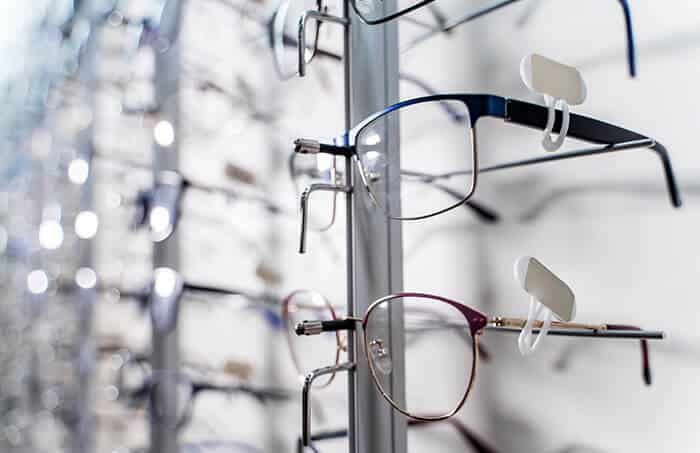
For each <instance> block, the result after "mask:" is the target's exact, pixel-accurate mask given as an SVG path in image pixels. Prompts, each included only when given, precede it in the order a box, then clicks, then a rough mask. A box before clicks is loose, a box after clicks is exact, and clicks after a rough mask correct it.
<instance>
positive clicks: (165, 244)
mask: <svg viewBox="0 0 700 453" xmlns="http://www.w3.org/2000/svg"><path fill="white" fill-rule="evenodd" d="M182 10H183V0H168V1H167V3H166V5H165V7H164V11H163V13H162V17H161V23H160V29H159V34H160V36H161V37H164V38H167V39H168V40H169V42H168V47H167V49H159V48H155V47H154V49H153V51H154V53H155V96H156V99H155V100H156V103H157V105H158V109H159V116H158V121H167V122H168V123H169V124H170V126H171V127H172V130H173V131H174V140H173V141H172V143H169V144H167V143H158V142H157V141H154V148H153V171H154V178H157V177H158V174H159V173H160V172H161V171H165V170H173V171H177V170H178V164H179V159H178V157H179V156H178V154H179V149H178V144H179V139H180V137H179V131H180V128H179V122H180V112H179V110H180V102H179V77H180V72H181V67H180V50H181V49H180V46H181V43H182V41H181V39H180V36H179V31H180V24H181V20H182V17H181V16H182ZM154 183H155V181H154ZM179 242H180V238H179V233H178V229H177V228H176V229H175V231H174V232H173V234H172V235H171V236H170V237H169V238H168V239H166V240H164V241H162V242H157V243H155V244H154V246H153V267H154V269H155V268H158V267H169V268H171V269H174V270H177V269H178V268H179V266H180V244H179ZM176 305H178V304H176ZM151 361H152V367H153V369H154V370H163V371H164V372H163V373H161V376H160V377H159V385H157V386H156V387H155V391H156V394H155V395H154V398H155V400H156V401H158V404H159V406H160V408H161V410H162V411H163V413H162V417H159V418H158V419H159V421H156V419H155V418H153V417H152V418H151V453H177V452H178V451H179V449H178V439H177V433H176V432H175V431H174V423H172V420H173V419H174V418H175V416H176V415H175V414H176V413H177V410H178V407H177V388H176V379H175V376H174V373H176V372H177V371H178V369H179V343H178V329H177V325H176V326H175V327H174V328H173V329H170V330H168V331H166V332H160V331H159V329H156V328H155V326H153V350H152V357H151Z"/></svg>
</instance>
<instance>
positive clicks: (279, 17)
mask: <svg viewBox="0 0 700 453" xmlns="http://www.w3.org/2000/svg"><path fill="white" fill-rule="evenodd" d="M428 10H429V12H430V13H431V15H432V16H433V17H432V18H431V19H432V20H431V22H434V23H428V22H424V21H421V20H417V19H414V18H402V19H404V20H405V21H406V22H410V23H411V24H413V25H416V26H418V27H420V28H421V29H428V30H435V29H437V28H438V27H441V26H443V25H444V16H443V14H442V12H441V11H440V10H439V9H438V8H437V7H435V6H432V7H429V8H428ZM309 19H313V21H311V23H307V22H308V20H309ZM323 22H331V23H335V24H340V25H344V26H347V25H348V21H347V19H345V18H341V17H338V16H334V15H332V14H329V10H328V6H327V5H326V2H325V1H324V0H298V1H297V0H282V1H281V2H280V3H279V5H278V7H277V9H276V10H275V12H274V13H273V15H272V17H271V19H270V21H269V23H268V33H269V39H270V45H271V47H272V49H273V55H274V61H275V68H276V69H277V73H278V75H279V76H280V78H281V79H282V80H287V79H290V78H292V77H294V76H295V75H301V76H303V75H305V73H306V64H307V63H310V62H311V60H313V59H314V58H315V57H316V56H317V55H318V56H324V57H329V58H331V59H333V60H341V59H342V57H341V56H340V55H338V54H335V53H333V52H329V51H327V50H322V49H320V48H319V46H318V43H319V37H320V30H321V24H322V23H323ZM438 33H439V32H438Z"/></svg>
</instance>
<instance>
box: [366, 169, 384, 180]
mask: <svg viewBox="0 0 700 453" xmlns="http://www.w3.org/2000/svg"><path fill="white" fill-rule="evenodd" d="M380 179H382V174H381V173H377V172H376V171H370V172H368V173H367V181H368V182H371V183H375V182H377V181H379V180H380Z"/></svg>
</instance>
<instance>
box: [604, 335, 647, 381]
mask: <svg viewBox="0 0 700 453" xmlns="http://www.w3.org/2000/svg"><path fill="white" fill-rule="evenodd" d="M608 329H616V330H631V331H635V332H637V331H640V330H642V329H641V328H640V327H638V326H630V325H626V324H608ZM639 350H640V353H641V355H642V379H643V380H644V383H645V384H646V385H651V383H652V374H651V363H650V361H649V344H648V342H647V340H646V339H641V340H639Z"/></svg>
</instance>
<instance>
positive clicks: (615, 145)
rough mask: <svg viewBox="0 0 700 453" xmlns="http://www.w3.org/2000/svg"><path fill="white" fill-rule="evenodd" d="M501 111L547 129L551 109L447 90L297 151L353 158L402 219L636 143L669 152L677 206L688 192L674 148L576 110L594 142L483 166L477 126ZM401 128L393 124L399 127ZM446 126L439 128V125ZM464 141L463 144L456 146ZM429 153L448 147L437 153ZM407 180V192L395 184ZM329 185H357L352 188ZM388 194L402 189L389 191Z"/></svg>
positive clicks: (571, 131)
mask: <svg viewBox="0 0 700 453" xmlns="http://www.w3.org/2000/svg"><path fill="white" fill-rule="evenodd" d="M445 103H449V104H450V105H451V106H452V108H453V109H456V110H457V111H459V112H461V113H462V118H463V120H462V121H461V122H460V123H450V122H447V121H445V119H444V115H443V114H442V113H441V110H442V109H443V108H444V107H442V105H443V104H445ZM489 117H490V118H499V119H502V120H504V121H505V122H507V123H512V124H515V125H518V126H525V127H528V128H534V129H538V130H541V131H544V130H545V129H546V126H547V118H548V109H547V108H546V107H544V106H541V105H537V104H532V103H529V102H525V101H519V100H516V99H508V98H505V97H501V96H496V95H490V94H439V95H433V96H425V97H419V98H414V99H409V100H406V101H403V102H399V103H396V104H393V105H391V106H389V107H387V108H386V109H384V110H382V111H380V112H377V113H375V114H373V115H370V116H369V117H367V118H366V119H364V120H363V121H361V122H360V123H359V124H358V125H357V126H355V127H354V128H352V129H351V130H350V131H348V132H346V133H345V134H343V135H340V136H338V137H335V138H334V139H332V140H331V141H329V142H328V143H322V142H319V141H317V140H309V139H297V140H295V142H294V144H295V152H298V153H302V154H316V153H326V154H331V155H336V156H345V157H350V158H353V159H354V161H355V162H356V164H357V168H358V170H359V175H360V178H361V181H362V185H363V187H364V188H365V189H366V190H367V192H368V195H369V197H370V198H371V200H372V202H373V203H374V204H375V205H376V206H377V207H379V208H380V209H381V210H382V211H383V212H384V214H385V215H386V216H387V217H389V218H391V219H394V220H420V219H426V218H430V217H433V216H436V215H439V214H442V213H444V212H447V211H450V210H452V209H454V208H456V207H458V206H460V205H462V204H463V203H465V202H466V201H468V200H469V199H470V198H471V197H472V196H473V195H474V193H475V191H476V186H477V179H478V175H479V174H481V173H486V172H492V171H496V170H504V169H509V168H516V167H523V166H528V165H535V164H542V163H545V162H552V161H559V160H565V159H572V158H578V157H585V156H593V155H599V154H606V153H611V152H618V151H623V150H630V149H650V150H652V151H654V152H655V153H656V154H657V156H658V157H659V158H660V159H661V164H662V166H663V172H664V177H665V179H666V186H667V189H668V193H669V196H670V199H671V203H672V205H673V206H675V207H680V205H681V198H680V193H679V191H678V188H677V185H676V180H675V176H674V173H673V169H672V166H671V160H670V158H669V155H668V152H667V151H666V148H665V147H664V146H663V145H662V144H661V143H660V142H658V141H657V140H656V139H654V138H651V137H649V136H647V135H644V134H641V133H639V132H634V131H632V130H629V129H625V128H623V127H620V126H616V125H613V124H611V123H607V122H604V121H601V120H598V119H595V118H590V117H586V116H583V115H577V114H571V115H570V124H569V128H568V134H567V137H570V138H573V139H577V140H580V141H583V142H586V143H590V144H592V145H594V146H592V147H589V148H582V149H576V150H571V151H565V152H557V153H554V154H549V155H546V156H541V157H534V158H531V159H525V160H519V161H513V162H507V163H503V164H497V165H490V166H485V167H480V166H479V157H478V156H479V152H478V147H477V140H476V138H477V134H476V125H477V123H478V121H479V120H480V119H482V118H489ZM399 124H400V125H401V127H400V133H399V134H396V132H392V133H391V134H389V133H388V131H398V130H399V128H398V127H397V126H398V125H399ZM561 124H562V113H561V112H559V111H557V112H556V117H555V122H554V131H555V132H559V131H560V128H561ZM438 131H439V133H436V132H438ZM455 144H458V145H455ZM397 145H398V146H400V149H401V159H400V161H401V162H400V165H399V167H398V168H397V166H396V164H395V163H394V164H392V163H390V162H389V160H388V155H387V150H388V149H391V148H393V147H396V146H397ZM429 153H440V154H439V159H429V158H427V157H426V156H429V155H430V154H429ZM426 182H430V183H433V184H434V183H438V184H439V185H442V186H444V187H447V188H449V189H450V190H451V191H453V192H455V193H456V194H458V195H459V197H457V199H455V197H454V196H446V195H445V191H444V190H431V185H429V184H426ZM399 183H400V191H398V190H393V191H392V190H389V189H390V188H391V187H396V185H397V184H399ZM328 190H340V191H346V192H347V191H351V190H353V188H351V187H339V188H338V187H336V188H333V189H328ZM388 193H400V195H399V196H398V197H395V198H390V197H387V194H388ZM308 199H309V197H308V196H306V197H302V200H301V204H302V216H301V217H302V219H301V221H302V226H301V243H300V252H301V253H303V252H304V251H305V248H306V241H305V235H306V229H307V225H306V222H307V216H308V212H307V211H308Z"/></svg>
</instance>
